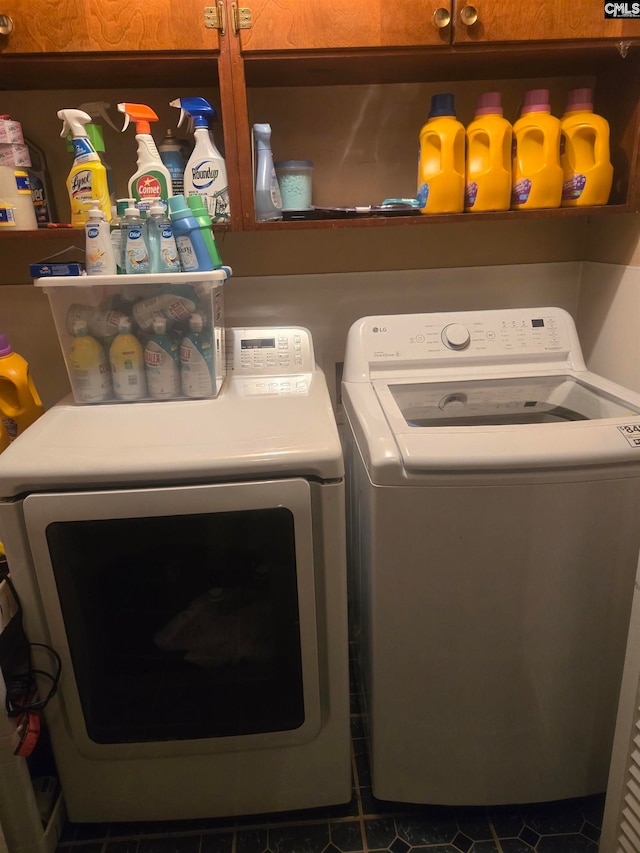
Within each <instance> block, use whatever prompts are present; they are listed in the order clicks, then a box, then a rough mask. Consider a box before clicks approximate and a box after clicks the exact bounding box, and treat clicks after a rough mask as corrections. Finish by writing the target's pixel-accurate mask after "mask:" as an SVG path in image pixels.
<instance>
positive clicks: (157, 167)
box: [118, 103, 173, 212]
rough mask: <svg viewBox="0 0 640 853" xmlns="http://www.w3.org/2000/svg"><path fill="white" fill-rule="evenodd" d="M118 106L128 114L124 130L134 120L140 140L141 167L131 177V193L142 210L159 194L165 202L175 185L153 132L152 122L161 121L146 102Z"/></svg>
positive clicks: (145, 209)
mask: <svg viewBox="0 0 640 853" xmlns="http://www.w3.org/2000/svg"><path fill="white" fill-rule="evenodd" d="M118 109H119V110H120V112H121V113H124V114H125V116H126V119H125V123H124V127H123V128H122V130H123V131H125V130H126V129H127V127H128V126H129V122H130V121H131V120H133V121H134V122H135V125H136V140H137V142H138V168H137V170H136V172H135V173H134V174H133V175H132V176H131V178H130V179H129V195H130V196H131V197H132V198H134V199H135V200H136V206H137V207H138V209H139V210H140V211H144V212H146V211H147V210H148V209H149V206H150V204H151V200H152V199H155V198H160V199H161V200H162V201H163V202H164V208H165V210H166V203H167V201H168V199H169V198H171V196H172V195H173V186H172V183H171V175H170V174H169V170H168V169H167V167H166V166H165V165H164V163H163V162H162V160H161V159H160V154H159V153H158V149H157V148H156V143H155V142H154V141H153V136H151V125H150V122H152V121H158V116H157V115H156V114H155V113H154V111H153V110H152V109H151V107H147V106H145V104H126V103H123V104H118Z"/></svg>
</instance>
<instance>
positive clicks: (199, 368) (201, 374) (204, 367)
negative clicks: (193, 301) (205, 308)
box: [180, 313, 214, 397]
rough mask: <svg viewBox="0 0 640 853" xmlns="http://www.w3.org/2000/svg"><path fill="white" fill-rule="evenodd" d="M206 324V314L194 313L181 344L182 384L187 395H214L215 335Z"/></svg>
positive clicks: (183, 391)
mask: <svg viewBox="0 0 640 853" xmlns="http://www.w3.org/2000/svg"><path fill="white" fill-rule="evenodd" d="M205 324H206V320H205V317H204V315H202V314H199V313H195V314H193V315H192V317H191V319H190V320H189V331H188V332H187V333H186V335H185V336H184V338H183V339H182V343H181V344H180V385H181V388H182V393H183V394H184V395H185V397H211V396H212V395H213V377H214V372H213V371H214V352H213V336H212V334H211V329H210V328H207V327H206V325H205Z"/></svg>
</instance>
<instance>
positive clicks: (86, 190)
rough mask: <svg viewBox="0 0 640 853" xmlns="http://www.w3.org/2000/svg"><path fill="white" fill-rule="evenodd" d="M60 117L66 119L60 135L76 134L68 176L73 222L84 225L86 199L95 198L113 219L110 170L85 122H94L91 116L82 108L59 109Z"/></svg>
mask: <svg viewBox="0 0 640 853" xmlns="http://www.w3.org/2000/svg"><path fill="white" fill-rule="evenodd" d="M58 118H59V119H61V120H62V133H61V134H60V136H62V137H66V136H67V134H68V133H69V132H71V134H72V137H73V154H74V157H73V166H72V167H71V171H70V172H69V175H68V177H67V191H68V193H69V202H70V204H71V224H72V225H73V226H74V228H82V227H83V226H84V223H85V222H86V221H87V218H88V213H89V211H88V208H87V205H86V202H87V201H90V200H91V199H98V200H99V201H100V209H101V210H102V212H103V213H104V215H105V219H106V220H107V222H110V221H111V201H110V199H109V185H108V182H107V170H106V169H105V167H104V165H103V164H102V162H101V161H100V156H99V155H98V153H97V151H96V150H95V148H94V147H93V145H92V144H91V140H90V139H89V135H88V133H87V131H86V129H85V125H86V124H87V123H88V122H90V121H91V116H90V115H89V114H88V113H85V112H83V111H82V110H58Z"/></svg>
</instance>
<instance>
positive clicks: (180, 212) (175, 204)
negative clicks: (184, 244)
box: [169, 195, 193, 219]
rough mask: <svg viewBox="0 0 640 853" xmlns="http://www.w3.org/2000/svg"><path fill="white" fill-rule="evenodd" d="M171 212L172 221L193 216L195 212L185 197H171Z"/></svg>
mask: <svg viewBox="0 0 640 853" xmlns="http://www.w3.org/2000/svg"><path fill="white" fill-rule="evenodd" d="M169 210H170V211H171V218H172V219H185V218H186V217H187V216H193V211H192V210H191V208H190V207H189V205H188V204H187V201H186V199H185V197H184V196H183V195H174V196H171V198H170V199H169Z"/></svg>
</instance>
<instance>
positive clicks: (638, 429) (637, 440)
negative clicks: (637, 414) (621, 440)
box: [618, 424, 640, 447]
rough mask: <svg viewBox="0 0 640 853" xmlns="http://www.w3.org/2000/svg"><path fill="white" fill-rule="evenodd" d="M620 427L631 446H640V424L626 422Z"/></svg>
mask: <svg viewBox="0 0 640 853" xmlns="http://www.w3.org/2000/svg"><path fill="white" fill-rule="evenodd" d="M618 429H619V430H620V432H621V433H622V435H623V436H624V437H625V438H626V439H627V441H628V442H629V444H630V445H631V447H640V424H624V425H623V426H619V427H618Z"/></svg>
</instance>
